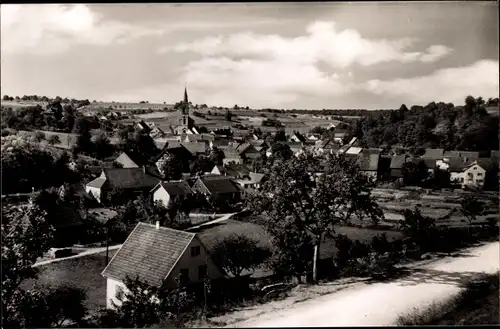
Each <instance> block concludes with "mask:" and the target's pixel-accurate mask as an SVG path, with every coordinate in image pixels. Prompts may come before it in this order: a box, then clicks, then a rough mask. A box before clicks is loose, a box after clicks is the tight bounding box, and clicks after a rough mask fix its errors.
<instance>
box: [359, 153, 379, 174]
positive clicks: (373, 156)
mask: <svg viewBox="0 0 500 329" xmlns="http://www.w3.org/2000/svg"><path fill="white" fill-rule="evenodd" d="M381 152H382V150H381V149H363V150H362V151H361V154H360V155H359V160H358V164H359V169H360V170H361V171H362V172H363V173H364V174H365V175H367V176H369V177H371V178H372V179H373V181H377V179H378V176H379V161H380V153H381Z"/></svg>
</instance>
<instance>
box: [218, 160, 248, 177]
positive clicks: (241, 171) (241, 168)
mask: <svg viewBox="0 0 500 329" xmlns="http://www.w3.org/2000/svg"><path fill="white" fill-rule="evenodd" d="M223 170H225V171H226V172H227V174H228V175H229V174H232V175H235V177H238V176H247V175H248V174H250V168H248V167H247V166H245V165H242V164H237V163H228V164H227V165H225V166H224V167H223Z"/></svg>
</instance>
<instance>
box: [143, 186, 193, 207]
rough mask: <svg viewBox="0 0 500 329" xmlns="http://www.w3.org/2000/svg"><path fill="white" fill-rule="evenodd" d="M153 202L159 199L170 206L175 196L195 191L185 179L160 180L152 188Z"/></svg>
mask: <svg viewBox="0 0 500 329" xmlns="http://www.w3.org/2000/svg"><path fill="white" fill-rule="evenodd" d="M151 193H152V194H153V202H156V201H159V202H161V203H162V204H163V205H164V206H165V207H167V208H168V207H170V205H171V204H172V201H173V200H174V198H175V197H177V196H180V197H184V196H187V195H190V194H192V193H193V191H192V190H191V187H189V185H188V183H186V182H185V181H175V182H172V181H171V182H160V183H158V185H156V186H155V187H154V188H153V189H152V190H151Z"/></svg>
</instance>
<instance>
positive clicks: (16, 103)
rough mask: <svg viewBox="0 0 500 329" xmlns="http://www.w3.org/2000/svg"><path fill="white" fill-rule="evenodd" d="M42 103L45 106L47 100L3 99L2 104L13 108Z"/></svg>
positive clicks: (0, 104) (0, 103)
mask: <svg viewBox="0 0 500 329" xmlns="http://www.w3.org/2000/svg"><path fill="white" fill-rule="evenodd" d="M36 105H40V106H43V107H45V106H46V105H47V102H37V101H3V100H2V101H1V102H0V106H5V107H11V108H13V109H16V108H19V107H26V106H36Z"/></svg>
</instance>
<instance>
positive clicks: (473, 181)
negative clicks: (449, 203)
mask: <svg viewBox="0 0 500 329" xmlns="http://www.w3.org/2000/svg"><path fill="white" fill-rule="evenodd" d="M492 168H493V162H491V160H490V159H484V158H483V159H478V160H476V161H473V162H472V163H470V164H468V165H467V166H466V167H465V168H464V170H463V176H462V177H460V182H461V184H462V187H466V186H470V187H483V186H484V183H485V180H486V175H487V173H488V171H490V170H491V169H492Z"/></svg>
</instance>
